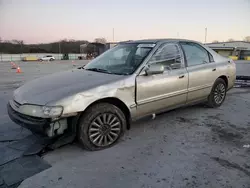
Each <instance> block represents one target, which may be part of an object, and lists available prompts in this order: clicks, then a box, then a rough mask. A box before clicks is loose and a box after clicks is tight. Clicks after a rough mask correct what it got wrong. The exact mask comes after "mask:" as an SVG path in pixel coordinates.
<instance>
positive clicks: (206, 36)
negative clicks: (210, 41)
mask: <svg viewBox="0 0 250 188" xmlns="http://www.w3.org/2000/svg"><path fill="white" fill-rule="evenodd" d="M205 43H207V28H205Z"/></svg>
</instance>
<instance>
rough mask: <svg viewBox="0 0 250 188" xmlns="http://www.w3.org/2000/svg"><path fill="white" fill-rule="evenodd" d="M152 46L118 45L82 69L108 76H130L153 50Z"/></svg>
mask: <svg viewBox="0 0 250 188" xmlns="http://www.w3.org/2000/svg"><path fill="white" fill-rule="evenodd" d="M153 47H154V44H138V43H137V44H119V45H117V46H115V47H114V48H112V49H110V50H108V51H107V52H105V53H103V54H102V55H100V56H99V57H97V58H96V59H94V60H93V61H91V62H90V63H89V64H87V65H86V66H85V67H84V69H86V70H91V71H98V72H104V73H109V74H121V75H129V74H132V73H133V72H134V71H135V70H136V69H137V68H138V67H139V65H140V64H141V63H142V61H143V60H144V59H145V58H146V57H147V55H148V54H149V52H150V51H151V50H152V49H153Z"/></svg>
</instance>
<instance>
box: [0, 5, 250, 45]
mask: <svg viewBox="0 0 250 188" xmlns="http://www.w3.org/2000/svg"><path fill="white" fill-rule="evenodd" d="M113 28H114V38H115V39H114V40H115V41H121V40H129V39H143V38H187V39H193V40H197V41H200V42H204V38H205V28H207V42H211V41H213V40H220V41H226V40H228V39H229V38H233V39H235V40H242V39H243V38H244V37H245V36H249V35H250V0H0V37H1V38H2V40H11V39H18V40H24V42H25V43H39V42H50V41H57V40H60V39H64V38H67V39H81V40H84V39H85V40H89V41H92V40H94V38H97V37H105V38H106V39H107V40H108V41H112V40H113V34H112V33H113V32H112V31H113Z"/></svg>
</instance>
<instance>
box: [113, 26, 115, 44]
mask: <svg viewBox="0 0 250 188" xmlns="http://www.w3.org/2000/svg"><path fill="white" fill-rule="evenodd" d="M113 42H115V29H114V28H113Z"/></svg>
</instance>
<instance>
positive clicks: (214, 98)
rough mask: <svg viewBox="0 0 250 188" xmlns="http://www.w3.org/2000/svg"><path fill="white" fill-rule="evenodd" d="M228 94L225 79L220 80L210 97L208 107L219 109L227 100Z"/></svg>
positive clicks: (214, 86) (215, 84) (217, 81)
mask: <svg viewBox="0 0 250 188" xmlns="http://www.w3.org/2000/svg"><path fill="white" fill-rule="evenodd" d="M226 94H227V85H226V83H225V81H224V80H223V79H221V78H218V79H217V80H216V81H215V83H214V85H213V88H212V90H211V93H210V94H209V96H208V101H207V106H208V107H210V108H217V107H219V106H221V105H222V103H223V102H224V100H225V98H226Z"/></svg>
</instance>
